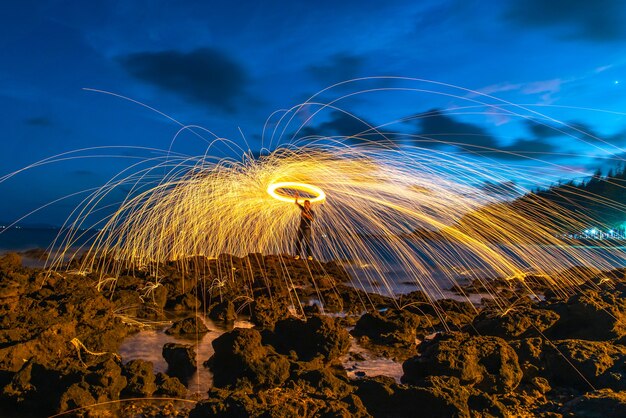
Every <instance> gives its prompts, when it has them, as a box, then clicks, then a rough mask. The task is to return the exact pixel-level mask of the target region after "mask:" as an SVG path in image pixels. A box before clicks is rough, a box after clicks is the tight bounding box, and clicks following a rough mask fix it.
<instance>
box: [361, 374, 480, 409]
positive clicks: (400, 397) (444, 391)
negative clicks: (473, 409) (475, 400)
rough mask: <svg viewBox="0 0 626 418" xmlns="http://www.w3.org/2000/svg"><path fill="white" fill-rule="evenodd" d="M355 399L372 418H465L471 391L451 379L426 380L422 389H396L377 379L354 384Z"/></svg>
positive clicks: (436, 378)
mask: <svg viewBox="0 0 626 418" xmlns="http://www.w3.org/2000/svg"><path fill="white" fill-rule="evenodd" d="M355 383H356V385H357V387H358V389H357V391H356V395H357V396H358V397H359V398H361V400H362V401H363V404H364V405H365V407H366V408H367V411H368V412H369V413H370V414H372V415H373V416H375V417H394V418H395V417H397V418H405V417H406V418H421V417H424V418H444V417H463V418H465V417H467V418H469V416H470V413H469V409H468V406H467V401H468V398H469V395H470V391H469V390H468V389H467V388H466V387H464V386H462V385H460V383H459V380H458V379H457V378H454V377H446V378H444V377H428V378H426V379H425V380H424V381H423V382H422V383H423V386H421V387H416V386H406V385H398V384H397V383H395V381H394V380H393V379H392V378H388V377H383V376H377V377H374V378H364V379H360V380H358V381H357V382H355Z"/></svg>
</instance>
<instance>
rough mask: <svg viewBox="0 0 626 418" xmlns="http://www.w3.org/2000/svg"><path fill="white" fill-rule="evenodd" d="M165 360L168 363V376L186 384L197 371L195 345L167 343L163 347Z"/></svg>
mask: <svg viewBox="0 0 626 418" xmlns="http://www.w3.org/2000/svg"><path fill="white" fill-rule="evenodd" d="M162 353H163V358H164V359H165V361H166V362H167V374H168V375H170V376H173V377H177V378H179V379H181V380H182V381H184V382H186V381H187V380H188V379H189V377H190V376H191V375H192V374H193V373H194V372H195V371H196V367H197V363H196V351H195V350H194V348H193V345H189V344H178V343H167V344H165V345H164V346H163V352H162Z"/></svg>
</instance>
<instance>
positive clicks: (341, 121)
mask: <svg viewBox="0 0 626 418" xmlns="http://www.w3.org/2000/svg"><path fill="white" fill-rule="evenodd" d="M375 127H376V125H374V124H372V123H370V122H368V121H367V120H365V119H363V118H360V117H357V116H352V115H349V114H347V113H344V112H340V111H333V112H331V113H330V119H329V120H327V121H325V122H322V123H321V124H319V125H317V126H306V127H305V128H303V129H302V130H301V131H300V133H299V135H300V136H301V137H306V136H312V137H318V136H322V137H323V136H332V137H346V139H345V141H346V142H347V143H350V144H366V145H384V146H395V143H396V142H397V141H398V140H399V135H398V134H396V133H386V132H384V131H382V132H381V131H378V130H376V129H374V128H375Z"/></svg>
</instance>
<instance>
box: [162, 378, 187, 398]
mask: <svg viewBox="0 0 626 418" xmlns="http://www.w3.org/2000/svg"><path fill="white" fill-rule="evenodd" d="M155 383H156V385H157V390H156V392H155V393H154V394H155V395H156V396H165V397H168V398H185V396H186V395H187V388H186V387H185V385H183V384H182V383H181V382H180V380H178V378H176V377H170V376H168V375H166V374H165V373H157V375H156V378H155Z"/></svg>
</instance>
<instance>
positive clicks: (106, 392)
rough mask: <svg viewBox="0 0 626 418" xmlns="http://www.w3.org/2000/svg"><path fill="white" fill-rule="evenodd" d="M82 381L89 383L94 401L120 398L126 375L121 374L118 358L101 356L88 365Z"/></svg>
mask: <svg viewBox="0 0 626 418" xmlns="http://www.w3.org/2000/svg"><path fill="white" fill-rule="evenodd" d="M87 370H88V374H87V375H86V376H85V378H84V381H85V382H86V383H88V384H89V385H90V392H91V394H92V395H93V397H94V398H95V399H96V402H107V401H112V400H117V399H119V398H120V393H121V392H122V390H123V389H124V388H125V387H126V382H127V380H126V377H124V376H122V368H121V367H120V363H119V360H118V359H117V358H115V357H113V356H109V355H105V356H102V359H100V360H99V361H98V362H97V363H96V364H94V365H93V366H90V367H89V368H88V369H87Z"/></svg>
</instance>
